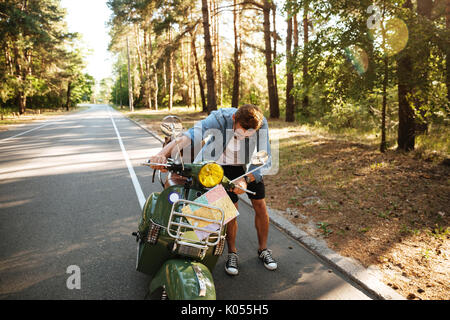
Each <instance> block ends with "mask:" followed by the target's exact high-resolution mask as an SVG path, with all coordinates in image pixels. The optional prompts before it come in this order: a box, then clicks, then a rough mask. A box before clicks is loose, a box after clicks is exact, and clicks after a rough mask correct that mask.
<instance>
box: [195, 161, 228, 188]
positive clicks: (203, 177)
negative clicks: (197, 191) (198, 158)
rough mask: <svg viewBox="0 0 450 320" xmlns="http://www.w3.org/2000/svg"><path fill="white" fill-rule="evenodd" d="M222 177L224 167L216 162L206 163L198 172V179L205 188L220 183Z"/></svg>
mask: <svg viewBox="0 0 450 320" xmlns="http://www.w3.org/2000/svg"><path fill="white" fill-rule="evenodd" d="M222 179H223V168H222V166H221V165H219V164H217V163H214V162H211V163H207V164H205V165H204V166H203V167H202V168H201V169H200V172H199V173H198V180H199V181H200V183H201V184H202V185H203V186H204V187H205V188H212V187H214V186H216V185H218V184H219V183H220V182H221V181H222Z"/></svg>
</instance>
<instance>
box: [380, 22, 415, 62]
mask: <svg viewBox="0 0 450 320" xmlns="http://www.w3.org/2000/svg"><path fill="white" fill-rule="evenodd" d="M384 30H385V31H384V33H385V40H386V48H385V50H386V51H385V52H386V54H387V55H388V56H390V57H391V56H393V55H396V54H397V53H399V52H400V51H402V50H403V49H405V47H406V45H407V44H408V39H409V32H408V27H407V26H406V23H405V22H403V20H401V19H398V18H392V19H389V20H387V21H386V22H385V23H384Z"/></svg>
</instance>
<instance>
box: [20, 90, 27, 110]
mask: <svg viewBox="0 0 450 320" xmlns="http://www.w3.org/2000/svg"><path fill="white" fill-rule="evenodd" d="M18 99H19V114H24V113H25V109H26V107H27V95H26V94H25V93H24V92H23V91H20V92H19V94H18Z"/></svg>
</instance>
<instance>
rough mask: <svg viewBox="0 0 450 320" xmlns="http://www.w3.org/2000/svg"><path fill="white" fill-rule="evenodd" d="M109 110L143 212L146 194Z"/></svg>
mask: <svg viewBox="0 0 450 320" xmlns="http://www.w3.org/2000/svg"><path fill="white" fill-rule="evenodd" d="M107 108H108V113H109V117H110V118H111V122H112V124H113V127H114V130H115V131H116V135H117V139H118V140H119V144H120V149H122V154H123V157H124V159H125V163H126V164H127V167H128V172H130V177H131V181H132V182H133V186H134V190H135V191H136V195H137V197H138V200H139V205H140V206H141V210H142V209H143V208H144V205H145V201H146V199H145V196H144V193H143V192H142V188H141V185H140V184H139V180H138V178H137V176H136V173H135V172H134V169H133V166H132V165H131V161H130V158H129V157H128V153H127V151H126V150H125V146H124V145H123V142H122V138H121V137H120V133H119V130H117V126H116V123H115V122H114V119H113V116H112V114H111V108H110V107H107Z"/></svg>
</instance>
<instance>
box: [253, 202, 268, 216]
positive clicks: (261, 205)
mask: <svg viewBox="0 0 450 320" xmlns="http://www.w3.org/2000/svg"><path fill="white" fill-rule="evenodd" d="M252 205H253V209H255V212H256V213H257V214H259V213H266V211H267V208H266V200H265V199H257V200H255V199H252Z"/></svg>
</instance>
